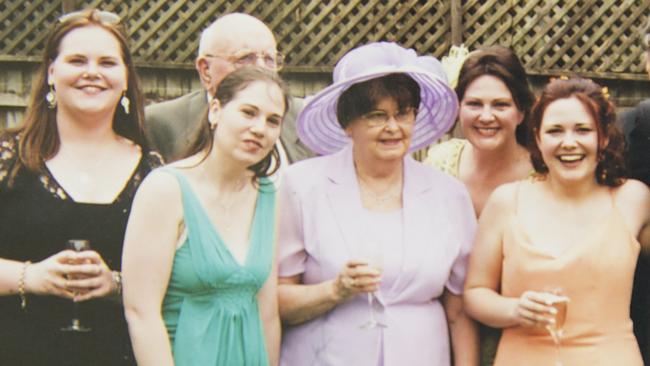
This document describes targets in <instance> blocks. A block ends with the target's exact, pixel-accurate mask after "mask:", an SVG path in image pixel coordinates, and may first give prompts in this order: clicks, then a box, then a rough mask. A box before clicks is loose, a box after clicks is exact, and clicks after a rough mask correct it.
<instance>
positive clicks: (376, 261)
mask: <svg viewBox="0 0 650 366" xmlns="http://www.w3.org/2000/svg"><path fill="white" fill-rule="evenodd" d="M364 250H365V253H363V259H364V260H366V261H367V262H368V267H370V268H373V269H376V270H377V271H379V272H380V273H381V272H382V267H383V264H384V258H383V252H382V250H381V248H378V247H377V245H376V244H375V245H372V243H366V245H365V246H364ZM366 296H367V297H368V307H369V312H370V314H369V319H368V321H367V322H365V323H363V324H362V325H361V328H363V329H373V328H386V324H384V323H382V322H381V321H379V320H378V319H377V314H376V313H375V304H374V301H375V293H373V292H368V293H367V294H366Z"/></svg>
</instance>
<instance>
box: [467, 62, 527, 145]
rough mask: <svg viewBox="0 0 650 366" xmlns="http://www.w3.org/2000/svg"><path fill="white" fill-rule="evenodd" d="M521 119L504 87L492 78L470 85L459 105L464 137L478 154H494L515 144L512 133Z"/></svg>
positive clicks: (501, 82)
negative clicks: (493, 152)
mask: <svg viewBox="0 0 650 366" xmlns="http://www.w3.org/2000/svg"><path fill="white" fill-rule="evenodd" d="M523 118H524V115H523V113H521V111H520V110H519V109H518V108H517V105H516V104H515V102H514V100H513V98H512V94H511V93H510V90H509V89H508V87H507V86H506V84H505V83H504V82H503V81H501V79H499V78H497V77H495V76H492V75H483V76H479V77H478V78H476V79H475V80H474V81H472V82H471V83H470V84H469V86H468V87H467V89H466V90H465V94H464V95H463V99H462V100H461V102H460V112H459V120H460V126H461V130H462V132H463V136H465V138H467V140H469V142H470V143H471V144H472V145H473V146H474V147H475V148H476V149H477V150H497V149H500V148H503V147H504V146H506V145H507V144H514V143H516V138H515V129H516V128H517V125H519V124H520V123H521V122H522V121H523Z"/></svg>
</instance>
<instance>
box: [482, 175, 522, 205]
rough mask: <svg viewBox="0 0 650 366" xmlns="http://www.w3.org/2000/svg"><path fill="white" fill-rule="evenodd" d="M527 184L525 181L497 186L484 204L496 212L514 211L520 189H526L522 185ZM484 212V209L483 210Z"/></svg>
mask: <svg viewBox="0 0 650 366" xmlns="http://www.w3.org/2000/svg"><path fill="white" fill-rule="evenodd" d="M527 184H529V183H528V182H526V181H520V182H511V183H505V184H502V185H500V186H498V187H497V188H496V189H494V191H492V193H491V194H490V197H489V198H488V200H487V203H486V204H485V206H486V208H487V206H490V207H491V209H492V210H498V211H499V212H506V211H508V210H514V208H515V204H516V202H517V196H518V195H520V194H521V192H520V191H521V190H522V189H527V188H528V187H524V185H527ZM484 210H485V209H484Z"/></svg>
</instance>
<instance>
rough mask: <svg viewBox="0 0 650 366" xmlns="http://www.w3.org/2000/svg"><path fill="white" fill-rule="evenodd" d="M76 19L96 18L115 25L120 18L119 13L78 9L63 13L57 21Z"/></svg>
mask: <svg viewBox="0 0 650 366" xmlns="http://www.w3.org/2000/svg"><path fill="white" fill-rule="evenodd" d="M78 19H96V20H99V21H100V22H102V23H106V24H112V25H117V24H120V22H121V21H122V18H120V16H119V15H117V14H115V13H113V12H110V11H105V10H96V9H95V10H90V11H88V10H78V11H73V12H72V13H67V14H63V15H61V16H60V17H59V19H58V21H59V23H65V22H70V21H74V20H78Z"/></svg>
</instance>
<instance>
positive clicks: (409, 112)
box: [279, 43, 478, 366]
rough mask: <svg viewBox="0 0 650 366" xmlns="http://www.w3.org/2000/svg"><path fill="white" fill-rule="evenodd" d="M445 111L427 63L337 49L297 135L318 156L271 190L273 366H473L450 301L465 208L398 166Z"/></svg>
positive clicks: (454, 295) (436, 176) (434, 180)
mask: <svg viewBox="0 0 650 366" xmlns="http://www.w3.org/2000/svg"><path fill="white" fill-rule="evenodd" d="M456 113H457V100H456V96H455V94H454V92H453V91H452V90H451V88H450V87H449V86H448V84H447V82H446V79H445V77H444V74H443V73H442V72H441V68H440V65H439V63H438V62H437V60H435V59H434V58H432V57H418V56H417V55H416V53H415V52H414V51H413V50H408V49H404V48H402V47H400V46H398V45H396V44H393V43H373V44H369V45H366V46H362V47H359V48H357V49H354V50H352V51H350V52H349V53H348V54H346V55H345V56H344V57H343V58H342V59H341V60H340V61H339V63H338V64H337V65H336V68H335V69H334V83H333V85H331V86H329V87H328V88H326V89H324V90H323V91H322V92H320V93H318V94H317V95H316V96H314V97H313V98H311V99H310V100H309V101H308V102H307V104H306V106H305V109H304V110H303V112H302V113H301V115H300V116H299V118H298V126H297V127H298V134H299V136H300V138H301V140H302V141H303V142H304V143H305V144H306V145H307V146H308V147H309V148H311V149H312V150H313V151H316V152H318V153H320V154H321V155H324V156H322V157H318V158H314V159H309V160H306V161H302V162H300V163H297V164H294V165H292V166H290V167H289V168H288V169H287V170H286V172H285V176H284V180H283V184H282V186H281V192H280V205H281V212H282V218H281V224H280V240H279V246H280V258H279V273H280V286H279V303H280V316H281V318H282V320H283V323H284V324H285V331H284V339H283V341H282V351H281V365H284V366H294V365H295V366H303V365H358V366H364V365H368V366H377V365H387V366H392V365H411V366H413V365H416V366H417V365H450V364H451V360H452V359H453V360H454V364H455V365H476V364H477V363H478V361H477V358H478V357H477V353H478V352H477V348H478V341H477V336H476V329H475V326H474V324H473V322H472V321H471V320H470V319H469V318H468V317H467V316H466V314H465V312H464V311H463V307H462V301H461V295H462V288H463V283H464V280H465V271H466V267H467V257H468V254H469V251H470V249H471V246H472V242H473V236H474V231H475V226H476V222H475V218H474V211H473V209H472V204H471V201H470V199H469V196H468V193H467V191H466V190H465V188H464V187H463V185H462V184H460V183H459V182H458V181H456V180H454V179H453V178H450V177H448V176H447V175H445V174H443V173H441V172H439V171H436V170H433V169H431V168H429V167H426V166H424V165H422V164H420V163H418V162H416V161H415V160H414V159H412V158H411V157H410V156H409V155H408V153H409V152H410V151H414V150H417V149H420V148H423V147H425V146H427V145H428V144H430V143H431V142H433V141H434V140H436V139H437V138H438V137H440V136H441V135H442V134H443V133H444V132H446V131H447V130H448V129H449V128H450V127H451V125H452V123H453V121H454V119H455V116H456ZM450 342H451V344H450ZM452 355H453V356H452Z"/></svg>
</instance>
